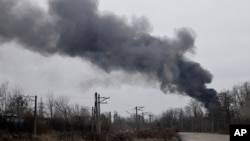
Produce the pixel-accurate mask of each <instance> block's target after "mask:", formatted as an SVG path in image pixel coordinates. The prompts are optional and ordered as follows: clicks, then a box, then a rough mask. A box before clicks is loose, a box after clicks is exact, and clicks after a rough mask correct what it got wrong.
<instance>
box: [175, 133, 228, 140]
mask: <svg viewBox="0 0 250 141" xmlns="http://www.w3.org/2000/svg"><path fill="white" fill-rule="evenodd" d="M179 134H180V136H181V138H182V141H229V135H222V134H209V133H191V132H182V133H179Z"/></svg>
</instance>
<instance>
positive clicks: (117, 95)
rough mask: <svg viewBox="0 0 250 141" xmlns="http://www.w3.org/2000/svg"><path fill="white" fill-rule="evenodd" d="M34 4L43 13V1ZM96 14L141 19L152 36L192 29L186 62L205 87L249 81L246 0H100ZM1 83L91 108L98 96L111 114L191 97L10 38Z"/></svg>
mask: <svg viewBox="0 0 250 141" xmlns="http://www.w3.org/2000/svg"><path fill="white" fill-rule="evenodd" d="M30 1H31V0H30ZM33 3H34V2H33ZM39 5H40V6H42V7H43V8H45V9H46V2H44V3H43V2H41V3H39ZM99 10H100V11H101V13H107V12H112V13H114V14H116V15H118V16H121V17H124V18H127V19H130V18H132V17H134V16H136V17H141V16H145V17H146V18H147V19H148V21H149V22H150V24H151V26H152V33H151V34H152V35H155V36H161V37H163V36H167V37H173V36H174V33H175V32H176V30H178V29H179V28H182V27H187V28H191V29H192V30H193V31H194V32H195V35H196V40H195V54H192V55H191V54H189V58H191V59H192V60H194V61H196V62H199V63H200V64H201V66H202V67H204V68H205V69H207V70H209V71H210V73H211V74H212V75H213V80H212V83H211V84H209V85H207V86H208V87H211V88H214V89H216V90H217V91H221V90H224V89H230V88H231V87H232V86H233V85H235V84H237V83H239V82H244V81H249V78H250V55H249V52H250V38H249V37H250V16H249V13H250V1H249V0H238V1H236V0H219V1H218V0H207V1H201V0H188V1H183V0H147V1H145V0H100V1H99ZM0 25H1V24H0ZM4 80H8V81H9V82H10V86H11V87H14V86H15V85H19V86H20V87H22V89H23V91H24V93H27V94H29V95H38V96H40V97H43V99H44V100H45V99H46V94H47V92H48V90H53V91H54V93H55V95H56V96H59V95H64V96H68V97H69V98H70V101H73V102H74V103H79V104H81V105H84V106H90V107H91V106H93V104H94V93H95V92H98V93H100V95H101V96H108V97H110V100H108V104H106V105H102V106H101V108H102V110H103V111H114V110H116V111H118V112H119V113H121V114H123V115H126V111H129V112H131V113H133V112H134V111H133V110H132V109H133V108H134V107H135V106H145V108H144V111H145V112H152V113H154V114H160V113H161V112H162V111H164V110H166V109H169V108H174V107H183V106H185V105H186V104H187V102H188V101H189V99H190V98H189V97H188V96H182V95H178V94H164V93H163V92H162V91H161V90H160V89H159V85H160V83H159V82H157V81H155V80H154V79H151V78H149V77H145V76H144V75H142V74H139V73H136V74H132V73H129V74H128V73H126V72H124V71H122V70H118V71H117V70H116V71H112V72H110V73H106V72H105V71H104V70H102V69H100V68H99V67H98V66H96V65H93V64H92V63H91V62H90V61H89V60H86V59H83V58H80V57H67V56H60V55H58V54H56V55H52V56H43V55H41V54H39V53H34V52H32V51H30V50H27V49H24V47H23V45H21V44H20V43H19V42H17V41H15V40H10V41H8V42H4V43H2V42H1V44H0V82H2V81H4ZM127 115H128V114H127Z"/></svg>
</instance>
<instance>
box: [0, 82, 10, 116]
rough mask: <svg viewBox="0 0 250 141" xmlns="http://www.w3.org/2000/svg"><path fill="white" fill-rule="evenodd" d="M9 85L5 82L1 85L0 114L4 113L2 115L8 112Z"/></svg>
mask: <svg viewBox="0 0 250 141" xmlns="http://www.w3.org/2000/svg"><path fill="white" fill-rule="evenodd" d="M8 84H9V82H8V81H4V82H2V83H1V84H0V113H2V115H3V114H4V112H5V110H6V100H7V99H6V98H7V91H8Z"/></svg>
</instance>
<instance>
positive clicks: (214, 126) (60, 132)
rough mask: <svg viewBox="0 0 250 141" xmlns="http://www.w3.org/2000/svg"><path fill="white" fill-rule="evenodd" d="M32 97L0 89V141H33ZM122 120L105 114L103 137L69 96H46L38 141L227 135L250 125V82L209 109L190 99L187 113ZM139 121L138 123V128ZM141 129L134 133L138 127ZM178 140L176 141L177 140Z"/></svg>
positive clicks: (221, 95) (0, 86) (40, 109)
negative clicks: (179, 133) (232, 126)
mask: <svg viewBox="0 0 250 141" xmlns="http://www.w3.org/2000/svg"><path fill="white" fill-rule="evenodd" d="M34 117H35V110H34V97H32V96H27V94H25V93H23V91H22V89H21V88H20V87H18V86H17V87H14V88H13V89H9V83H8V82H7V81H5V82H2V83H1V84H0V125H1V126H0V140H6V141H8V140H10V141H14V140H20V138H21V139H23V140H35V139H34V137H32V134H33V132H34V121H35V118H34ZM149 117H150V118H148V119H145V118H144V115H143V114H142V115H138V116H137V117H136V116H135V115H133V114H131V116H130V117H122V116H120V115H119V114H118V113H117V112H114V113H113V118H112V120H111V114H110V113H102V115H101V123H102V135H101V136H100V135H96V134H95V133H94V132H93V131H95V121H94V118H93V117H92V114H91V110H90V109H88V108H87V107H84V106H81V105H78V104H74V105H72V104H70V101H69V98H68V97H65V96H59V97H56V96H55V95H54V94H53V92H52V91H49V92H48V95H47V97H46V99H45V100H43V99H42V98H40V99H39V102H38V104H37V116H36V123H37V124H36V127H37V134H38V136H36V140H41V141H44V140H50V141H54V140H55V141H57V140H61V138H64V140H65V138H66V139H68V140H70V141H74V140H79V141H80V140H107V141H108V140H109V141H113V140H118V141H119V140H122V141H123V140H124V141H126V140H134V139H135V138H141V139H147V138H148V139H162V140H165V141H166V140H171V139H173V138H176V137H177V135H176V133H175V131H189V132H190V131H191V132H217V133H228V130H229V125H230V124H249V123H250V82H244V83H241V84H239V85H235V86H234V87H233V88H231V89H229V90H224V91H222V92H219V93H218V94H217V97H215V98H214V99H213V101H212V102H211V103H210V104H209V105H208V106H207V107H204V106H203V104H202V103H199V102H198V101H196V100H194V99H192V100H191V101H190V103H189V104H188V105H187V106H186V107H184V108H177V109H169V110H166V111H165V112H163V113H162V114H161V115H160V116H154V118H153V115H152V114H149ZM136 118H137V121H138V123H137V124H136ZM137 127H138V129H137V130H136V128H137ZM176 139H177V140H178V138H176Z"/></svg>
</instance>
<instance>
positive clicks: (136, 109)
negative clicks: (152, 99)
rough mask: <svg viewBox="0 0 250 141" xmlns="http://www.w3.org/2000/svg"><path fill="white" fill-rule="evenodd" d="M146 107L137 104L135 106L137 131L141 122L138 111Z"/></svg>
mask: <svg viewBox="0 0 250 141" xmlns="http://www.w3.org/2000/svg"><path fill="white" fill-rule="evenodd" d="M143 108H144V107H142V106H136V107H135V122H136V132H138V131H139V122H138V111H142V110H143Z"/></svg>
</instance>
